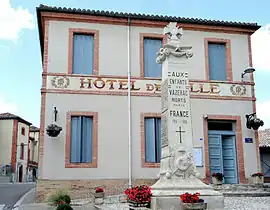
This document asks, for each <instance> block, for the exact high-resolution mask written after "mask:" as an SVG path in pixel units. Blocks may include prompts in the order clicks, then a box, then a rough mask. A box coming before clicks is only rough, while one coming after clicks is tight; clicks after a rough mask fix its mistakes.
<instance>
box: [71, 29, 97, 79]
mask: <svg viewBox="0 0 270 210" xmlns="http://www.w3.org/2000/svg"><path fill="white" fill-rule="evenodd" d="M72 64H73V65H72V73H73V74H93V69H94V36H93V35H85V34H74V36H73V62H72Z"/></svg>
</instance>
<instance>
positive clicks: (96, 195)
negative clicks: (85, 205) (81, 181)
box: [95, 192, 104, 198]
mask: <svg viewBox="0 0 270 210" xmlns="http://www.w3.org/2000/svg"><path fill="white" fill-rule="evenodd" d="M95 198H104V192H99V193H95Z"/></svg>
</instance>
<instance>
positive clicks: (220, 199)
mask: <svg viewBox="0 0 270 210" xmlns="http://www.w3.org/2000/svg"><path fill="white" fill-rule="evenodd" d="M162 181H163V182H161V180H159V181H158V182H157V183H156V184H154V185H153V186H152V187H151V188H152V194H153V196H152V199H151V209H152V210H182V206H181V199H180V195H181V194H183V193H186V192H188V193H191V194H194V193H200V196H199V197H200V198H201V199H203V200H204V201H205V203H207V209H216V210H218V209H224V196H223V194H222V193H220V192H218V191H216V190H214V189H213V188H212V187H211V186H209V185H206V184H204V183H203V182H202V181H201V180H199V179H197V178H186V179H182V178H181V179H180V178H179V179H177V180H172V179H171V180H170V179H164V180H162Z"/></svg>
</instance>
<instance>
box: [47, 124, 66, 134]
mask: <svg viewBox="0 0 270 210" xmlns="http://www.w3.org/2000/svg"><path fill="white" fill-rule="evenodd" d="M61 131H62V127H60V126H58V125H56V124H50V125H48V127H47V128H46V132H47V134H48V136H50V137H57V136H58V135H59V134H60V132H61Z"/></svg>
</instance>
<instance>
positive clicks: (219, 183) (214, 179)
mask: <svg viewBox="0 0 270 210" xmlns="http://www.w3.org/2000/svg"><path fill="white" fill-rule="evenodd" d="M212 182H213V184H214V185H222V182H223V180H222V181H220V180H218V179H217V178H216V177H213V176H212Z"/></svg>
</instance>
